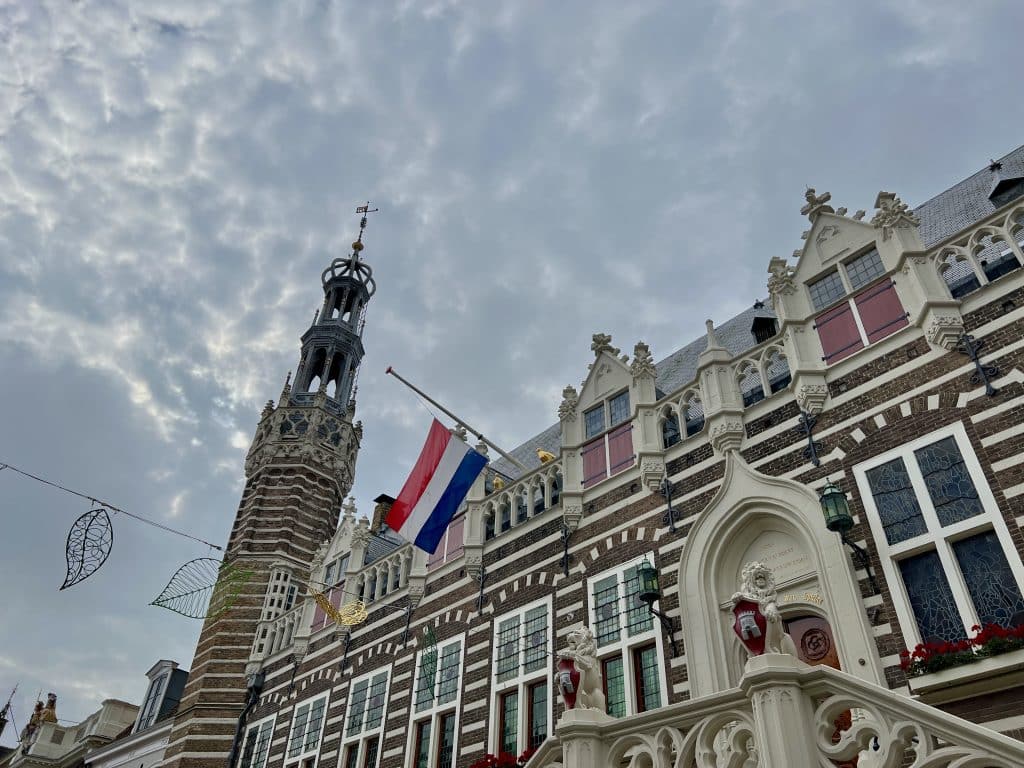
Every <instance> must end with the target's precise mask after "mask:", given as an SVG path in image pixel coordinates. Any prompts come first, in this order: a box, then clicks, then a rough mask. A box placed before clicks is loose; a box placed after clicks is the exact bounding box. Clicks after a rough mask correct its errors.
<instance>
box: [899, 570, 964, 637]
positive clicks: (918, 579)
mask: <svg viewBox="0 0 1024 768" xmlns="http://www.w3.org/2000/svg"><path fill="white" fill-rule="evenodd" d="M900 573H901V574H902V575H903V584H904V585H905V586H906V588H907V597H908V598H910V606H911V608H913V610H914V618H915V619H917V626H918V628H919V629H920V631H921V638H922V639H923V640H924V641H925V642H928V641H931V640H964V639H966V638H967V635H966V633H965V632H964V623H963V621H961V619H960V612H959V611H958V610H957V608H956V602H955V601H954V600H953V592H952V590H951V589H950V588H949V581H948V580H947V579H946V574H945V572H944V571H943V570H942V563H941V562H939V555H938V553H937V552H935V551H934V550H932V551H930V552H923V553H921V554H920V555H914V556H913V557H908V558H907V559H906V560H901V561H900Z"/></svg>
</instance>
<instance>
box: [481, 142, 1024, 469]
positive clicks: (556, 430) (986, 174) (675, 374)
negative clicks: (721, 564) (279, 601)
mask: <svg viewBox="0 0 1024 768" xmlns="http://www.w3.org/2000/svg"><path fill="white" fill-rule="evenodd" d="M999 162H1000V163H1002V166H1003V167H1002V169H1001V170H1000V171H998V173H999V174H1000V176H1001V177H1002V178H1004V179H1007V178H1012V177H1018V176H1024V145H1022V146H1020V147H1017V149H1015V150H1013V151H1012V152H1010V153H1009V154H1007V155H1005V156H1004V157H1002V158H999ZM994 177H995V174H994V173H993V172H992V171H990V170H989V169H988V166H987V165H986V166H985V167H984V168H983V169H982V170H980V171H978V172H977V173H975V174H973V175H972V176H968V177H967V178H966V179H964V180H963V181H961V182H959V183H957V184H954V185H953V186H952V187H950V188H949V189H947V190H946V191H945V192H942V193H941V194H939V195H936V196H935V197H933V198H932V199H931V200H928V201H927V202H924V203H922V204H921V205H919V206H918V207H917V208H915V209H914V213H915V215H917V217H918V218H919V219H920V220H921V227H920V232H921V239H922V240H923V241H924V244H925V246H926V247H931V246H932V245H934V244H935V243H938V242H940V241H941V240H945V239H946V238H947V237H949V236H950V235H952V234H955V233H956V232H959V231H961V230H963V229H966V228H967V227H969V226H971V225H972V224H973V223H974V222H976V221H979V220H981V219H983V218H985V217H986V216H988V215H989V214H991V213H993V212H994V211H995V210H996V206H995V205H993V204H992V201H991V200H989V197H988V196H989V193H990V192H991V191H992V188H993V183H994V180H995V178H994ZM755 317H775V313H774V312H772V311H771V310H770V309H769V308H768V306H767V305H766V306H765V307H763V308H758V307H757V306H756V305H755V306H753V307H751V308H750V309H746V310H744V311H743V312H741V313H740V314H738V315H736V317H734V318H732V319H731V320H728V321H727V322H725V323H723V324H722V325H721V326H719V327H716V328H715V335H716V336H717V337H718V340H719V341H720V342H721V343H722V346H724V347H725V348H726V349H728V350H729V351H730V352H731V353H733V355H740V354H742V353H743V352H746V351H747V350H748V349H752V348H753V347H755V346H757V344H758V342H757V340H756V339H755V338H754V334H753V333H751V330H750V328H751V325H752V324H753V322H754V318H755ZM705 346H707V337H706V336H704V335H701V336H700V337H699V338H698V339H696V340H695V341H692V342H690V343H689V344H687V345H686V346H685V347H683V348H682V349H680V350H678V351H676V352H673V353H672V354H671V355H669V356H668V357H666V358H665V359H664V360H662V361H661V362H659V363H657V369H658V375H657V379H656V384H657V388H658V390H659V392H658V395H659V396H661V395H662V394H663V393H667V392H673V391H675V390H676V389H678V388H679V387H681V386H682V385H683V384H686V383H687V382H688V381H693V379H694V377H695V376H696V373H697V358H698V356H699V355H700V353H701V352H703V351H704V348H705ZM561 436H562V430H561V425H560V424H553V425H552V426H550V427H548V428H547V429H545V430H544V431H543V432H541V433H540V434H538V435H535V436H534V437H532V438H530V439H529V440H527V441H526V442H525V443H523V444H522V445H520V446H519V447H517V448H515V449H514V450H512V451H509V453H510V454H511V455H512V456H514V457H515V458H516V459H518V460H519V461H520V462H522V463H523V464H524V465H525V466H526V467H527V470H532V469H535V468H537V467H539V466H540V460H539V459H538V458H537V452H536V450H535V449H536V448H543V449H544V450H546V451H550V452H551V453H553V454H555V455H556V456H557V455H558V454H559V452H560V451H561ZM491 466H492V467H493V468H494V469H496V470H497V471H499V472H501V473H502V474H505V475H508V476H510V477H519V476H520V475H521V474H523V473H522V472H521V471H520V470H519V468H518V467H516V466H515V465H513V464H511V463H510V462H508V461H505V460H504V459H501V458H499V459H498V460H497V461H493V462H491Z"/></svg>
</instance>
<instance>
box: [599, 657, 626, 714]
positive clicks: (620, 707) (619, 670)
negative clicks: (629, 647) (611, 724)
mask: <svg viewBox="0 0 1024 768" xmlns="http://www.w3.org/2000/svg"><path fill="white" fill-rule="evenodd" d="M602 666H603V667H604V696H605V704H606V708H607V710H608V714H609V715H611V716H612V717H625V716H626V676H625V672H624V671H623V665H622V657H621V656H614V657H612V658H610V659H605V661H604V662H603V665H602Z"/></svg>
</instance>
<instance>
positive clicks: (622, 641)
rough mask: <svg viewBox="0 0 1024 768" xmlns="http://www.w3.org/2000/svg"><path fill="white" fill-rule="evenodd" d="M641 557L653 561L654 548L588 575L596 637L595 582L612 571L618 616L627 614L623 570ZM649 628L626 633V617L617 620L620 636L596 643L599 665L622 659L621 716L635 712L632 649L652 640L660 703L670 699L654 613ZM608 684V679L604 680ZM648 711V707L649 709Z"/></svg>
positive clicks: (589, 611) (656, 605)
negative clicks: (623, 698)
mask: <svg viewBox="0 0 1024 768" xmlns="http://www.w3.org/2000/svg"><path fill="white" fill-rule="evenodd" d="M644 558H646V559H647V562H649V563H656V562H657V560H656V559H655V556H654V552H647V553H646V554H644V555H641V556H639V557H635V558H633V559H632V560H630V561H629V562H627V563H622V564H621V565H617V566H615V567H614V568H609V569H607V570H605V571H601V572H600V573H597V574H594V575H593V576H590V575H588V576H587V580H586V590H587V591H586V596H587V616H588V618H589V620H590V624H589V626H590V629H591V631H592V632H593V633H594V639H595V641H596V640H597V631H596V630H597V606H596V603H595V600H594V586H595V585H596V584H597V583H598V582H599V581H602V580H604V579H606V578H608V577H609V576H612V575H614V576H615V577H616V578H617V580H618V585H619V586H618V591H619V595H618V601H619V616H620V617H626V616H628V611H629V605H628V603H627V602H626V595H625V584H626V580H625V573H626V571H627V570H629V569H630V568H634V567H636V566H638V565H640V563H642V562H643V560H644ZM653 607H654V609H655V610H660V609H661V601H660V600H657V601H655V602H654V604H653ZM651 620H652V621H651V628H650V629H649V630H648V631H646V632H643V633H641V634H638V635H633V636H632V637H630V636H629V633H628V632H627V631H626V623H625V621H622V620H620V623H619V639H618V640H615V641H614V642H611V643H607V644H605V645H599V646H598V647H597V658H598V663H600V664H601V665H602V667H601V669H602V674H603V664H604V661H605V660H606V659H608V658H609V657H611V656H615V655H619V656H620V658H621V659H622V672H623V684H624V686H625V693H626V714H625V715H624V717H630V716H632V715H635V714H637V705H636V701H637V693H638V691H637V690H636V682H635V681H636V674H635V672H636V670H635V669H634V663H633V662H634V657H633V651H634V650H635V649H637V648H639V647H641V646H645V645H650V644H651V641H652V640H653V641H654V644H655V648H656V649H657V651H658V685H659V687H660V691H659V693H660V698H661V703H660V704H659V708H660V707H665V706H667V705H668V703H669V697H668V693H669V689H668V675H667V674H666V673H665V642H664V639H663V635H662V631H661V622H660V621H659V620H658V617H657V616H654V615H653V614H652V615H651ZM606 685H607V681H606ZM648 711H649V710H648Z"/></svg>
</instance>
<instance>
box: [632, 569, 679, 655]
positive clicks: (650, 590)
mask: <svg viewBox="0 0 1024 768" xmlns="http://www.w3.org/2000/svg"><path fill="white" fill-rule="evenodd" d="M636 580H637V591H636V599H637V600H639V601H640V602H641V603H644V604H646V605H647V610H648V611H650V613H651V615H652V616H657V617H658V620H659V621H660V622H661V628H662V629H663V630H664V631H665V634H666V635H667V636H668V639H669V642H670V643H672V655H673V656H678V655H679V649H678V648H677V647H676V638H675V631H676V628H675V622H673V621H672V619H670V618H669V617H668V616H666V615H665V614H664V613H662V612H661V611H659V610H656V609H655V607H654V604H655V603H656V602H657V601H658V600H660V599H661V587H660V586H658V569H657V568H655V567H654V566H653V565H651V564H650V563H649V562H647V558H646V557H645V558H644V561H643V562H642V563H640V565H638V566H637V567H636Z"/></svg>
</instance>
